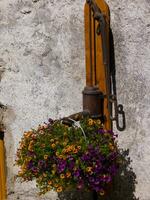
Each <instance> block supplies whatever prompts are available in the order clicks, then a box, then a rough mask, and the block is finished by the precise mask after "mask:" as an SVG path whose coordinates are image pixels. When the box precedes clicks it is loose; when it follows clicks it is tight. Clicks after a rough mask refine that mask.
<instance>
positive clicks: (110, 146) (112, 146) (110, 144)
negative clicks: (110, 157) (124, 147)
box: [109, 143, 115, 151]
mask: <svg viewBox="0 0 150 200" xmlns="http://www.w3.org/2000/svg"><path fill="white" fill-rule="evenodd" d="M109 148H110V150H111V151H113V150H114V149H115V147H114V145H113V144H112V143H109Z"/></svg>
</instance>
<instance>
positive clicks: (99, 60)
mask: <svg viewBox="0 0 150 200" xmlns="http://www.w3.org/2000/svg"><path fill="white" fill-rule="evenodd" d="M95 2H96V4H97V5H98V7H99V8H100V10H101V11H102V13H103V14H104V16H105V19H106V22H107V25H106V33H107V48H108V52H109V26H110V12H109V7H108V5H107V4H106V2H105V1H104V0H95ZM90 17H91V33H90ZM84 19H85V64H86V85H87V86H94V85H95V84H97V85H98V87H99V89H100V91H101V92H103V94H104V95H105V94H106V92H107V91H106V90H107V89H106V87H107V86H106V79H107V78H108V77H106V74H105V66H104V64H103V49H102V40H101V35H100V36H98V35H96V38H95V41H96V55H95V51H94V34H93V33H94V21H93V15H92V13H91V14H90V9H89V5H88V4H87V3H86V4H85V8H84ZM97 24H98V23H97V22H96V24H95V27H97ZM90 37H91V38H92V42H91V45H90ZM90 47H91V49H92V53H91V55H90ZM95 56H96V63H94V62H95V59H94V57H95ZM91 58H92V61H91ZM108 58H109V55H108ZM108 60H109V59H108ZM91 64H92V71H91ZM95 64H96V66H97V67H96V79H97V83H95V77H94V76H95V68H94V66H95ZM108 64H109V63H108ZM110 114H111V113H109V110H108V101H107V98H105V99H104V115H105V117H106V122H105V124H104V126H105V128H106V129H112V124H111V120H110Z"/></svg>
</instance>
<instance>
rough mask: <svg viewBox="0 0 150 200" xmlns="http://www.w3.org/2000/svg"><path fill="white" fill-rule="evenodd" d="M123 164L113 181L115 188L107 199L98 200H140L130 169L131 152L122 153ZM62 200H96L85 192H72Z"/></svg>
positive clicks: (100, 198)
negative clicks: (136, 194)
mask: <svg viewBox="0 0 150 200" xmlns="http://www.w3.org/2000/svg"><path fill="white" fill-rule="evenodd" d="M121 154H122V156H123V158H124V159H123V160H124V161H123V163H122V165H121V167H120V169H119V172H118V174H117V176H116V177H115V178H114V180H113V186H112V189H111V191H110V193H109V194H108V195H107V197H99V199H98V200H110V199H111V200H139V199H138V198H136V197H135V195H134V192H135V185H136V183H137V182H136V175H135V173H134V172H133V169H132V168H131V167H130V163H131V160H130V157H129V150H125V151H122V153H121ZM59 199H60V200H94V198H93V195H92V193H90V192H89V193H87V192H83V191H71V192H65V193H60V194H59Z"/></svg>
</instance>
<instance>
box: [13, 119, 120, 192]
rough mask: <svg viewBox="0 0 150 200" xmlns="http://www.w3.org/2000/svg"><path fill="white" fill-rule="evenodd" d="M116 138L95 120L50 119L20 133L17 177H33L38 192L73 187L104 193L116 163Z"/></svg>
mask: <svg viewBox="0 0 150 200" xmlns="http://www.w3.org/2000/svg"><path fill="white" fill-rule="evenodd" d="M116 137H117V135H115V134H114V133H113V132H112V131H107V130H104V128H103V125H102V123H101V121H100V120H99V119H91V118H89V117H86V118H83V119H81V120H80V121H79V122H78V123H73V125H72V126H68V125H66V124H64V123H62V121H61V120H54V121H53V120H51V119H50V120H49V122H48V123H47V124H44V125H39V127H38V128H37V129H36V130H35V129H32V130H30V131H28V132H25V133H24V135H23V137H22V139H21V141H20V146H19V148H18V150H17V158H16V165H18V166H19V167H20V170H19V172H18V177H20V178H21V180H22V181H32V180H36V183H37V187H38V188H39V190H40V194H45V193H46V192H48V191H50V190H55V191H56V192H62V191H66V190H71V189H75V188H77V189H87V190H92V191H93V190H94V191H96V192H97V193H99V194H100V195H104V194H105V192H106V190H107V187H108V185H109V184H111V182H112V179H113V177H114V176H115V175H116V173H117V170H118V166H119V159H120V156H119V150H118V146H117V143H116Z"/></svg>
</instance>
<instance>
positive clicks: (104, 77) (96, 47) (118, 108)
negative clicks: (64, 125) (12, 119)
mask: <svg viewBox="0 0 150 200" xmlns="http://www.w3.org/2000/svg"><path fill="white" fill-rule="evenodd" d="M84 18H85V57H86V87H85V89H84V91H83V110H88V111H89V113H90V115H91V117H93V118H100V119H101V120H102V121H103V123H104V128H106V129H107V130H112V128H113V121H116V127H117V129H118V130H119V131H123V130H124V129H125V113H124V111H123V106H122V105H118V104H117V94H116V85H115V58H114V46H113V36H112V32H111V29H110V11H109V7H108V5H107V4H106V2H105V0H87V1H86V3H85V9H84ZM113 110H114V113H113ZM120 121H121V125H120ZM97 198H98V197H97V194H96V192H94V193H93V199H94V200H97Z"/></svg>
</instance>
